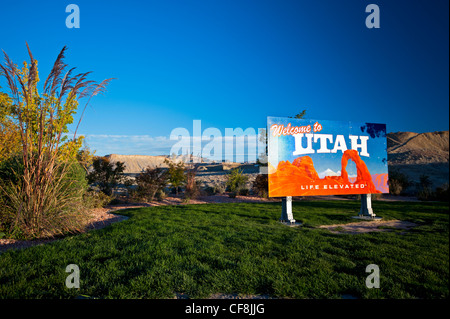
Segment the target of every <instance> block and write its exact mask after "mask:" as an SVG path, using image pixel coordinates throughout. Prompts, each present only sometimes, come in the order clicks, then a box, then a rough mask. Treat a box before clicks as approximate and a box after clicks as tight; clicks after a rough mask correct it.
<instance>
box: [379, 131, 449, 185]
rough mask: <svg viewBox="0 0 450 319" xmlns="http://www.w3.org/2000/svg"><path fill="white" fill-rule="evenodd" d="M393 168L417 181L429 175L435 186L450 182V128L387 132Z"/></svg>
mask: <svg viewBox="0 0 450 319" xmlns="http://www.w3.org/2000/svg"><path fill="white" fill-rule="evenodd" d="M387 147H388V148H387V151H388V164H389V171H390V172H391V171H394V170H395V171H398V172H401V173H403V174H405V175H407V176H408V178H409V179H410V181H411V182H412V185H411V190H413V189H414V187H415V186H414V184H417V183H418V182H419V180H420V177H421V176H422V175H425V176H428V177H429V178H430V180H431V182H432V183H433V187H439V186H442V185H444V184H446V183H448V182H449V177H448V174H449V131H440V132H430V133H412V132H397V133H389V134H387Z"/></svg>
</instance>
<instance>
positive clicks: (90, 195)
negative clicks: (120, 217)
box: [84, 190, 113, 208]
mask: <svg viewBox="0 0 450 319" xmlns="http://www.w3.org/2000/svg"><path fill="white" fill-rule="evenodd" d="M112 200H113V197H112V196H108V195H106V194H105V193H103V192H100V191H95V190H89V191H87V192H86V194H85V195H84V202H85V203H86V206H87V207H89V208H102V207H105V206H106V205H108V204H109V203H111V201H112Z"/></svg>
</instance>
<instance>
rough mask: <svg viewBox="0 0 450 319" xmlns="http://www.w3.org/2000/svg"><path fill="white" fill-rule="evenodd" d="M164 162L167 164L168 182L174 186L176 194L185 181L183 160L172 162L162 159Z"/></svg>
mask: <svg viewBox="0 0 450 319" xmlns="http://www.w3.org/2000/svg"><path fill="white" fill-rule="evenodd" d="M164 163H166V164H167V165H168V166H169V182H170V183H171V184H172V186H173V187H174V188H175V193H176V194H177V195H178V189H179V188H180V187H181V186H182V185H183V184H184V183H185V181H186V175H185V174H184V172H185V167H184V163H183V162H178V163H174V162H172V161H169V160H167V159H165V160H164Z"/></svg>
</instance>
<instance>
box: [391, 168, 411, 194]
mask: <svg viewBox="0 0 450 319" xmlns="http://www.w3.org/2000/svg"><path fill="white" fill-rule="evenodd" d="M410 185H411V181H410V180H409V178H408V176H407V175H405V174H403V173H400V172H399V171H397V170H393V171H391V172H390V173H389V193H390V194H393V195H400V194H402V193H403V192H404V191H405V189H406V188H408V187H409V186H410Z"/></svg>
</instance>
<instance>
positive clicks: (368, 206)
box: [358, 194, 376, 218]
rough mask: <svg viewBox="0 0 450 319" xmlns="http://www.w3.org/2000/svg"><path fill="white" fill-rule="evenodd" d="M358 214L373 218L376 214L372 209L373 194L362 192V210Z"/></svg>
mask: <svg viewBox="0 0 450 319" xmlns="http://www.w3.org/2000/svg"><path fill="white" fill-rule="evenodd" d="M358 215H359V216H360V217H371V218H374V217H375V216H376V215H375V214H374V212H373V209H372V194H361V210H360V211H359V214H358Z"/></svg>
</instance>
